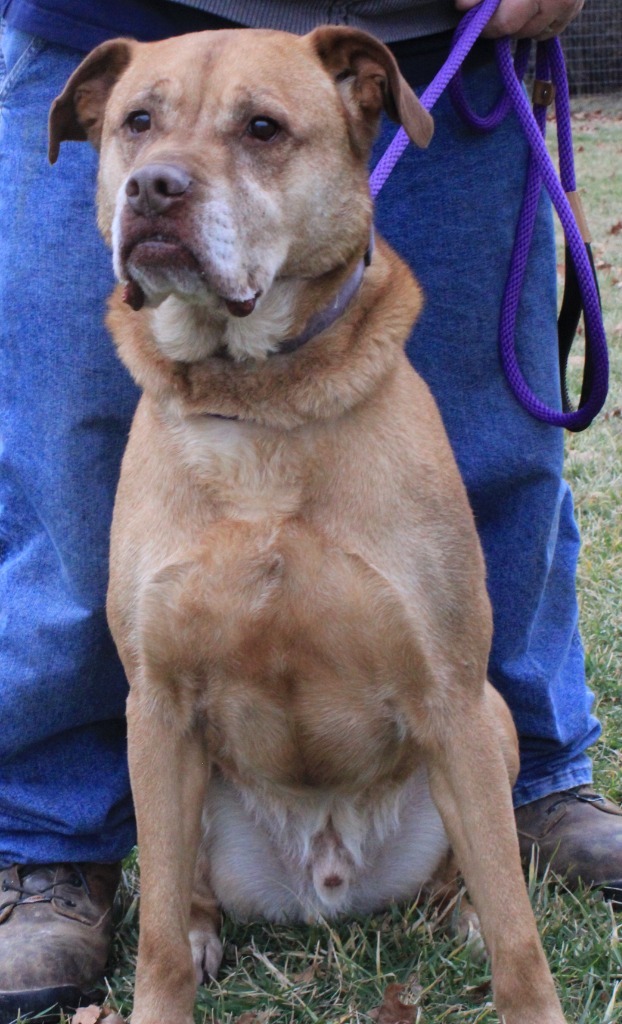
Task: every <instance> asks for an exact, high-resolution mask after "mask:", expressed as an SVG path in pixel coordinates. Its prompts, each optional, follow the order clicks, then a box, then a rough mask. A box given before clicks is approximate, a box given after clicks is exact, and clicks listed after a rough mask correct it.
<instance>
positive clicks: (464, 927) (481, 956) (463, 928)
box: [454, 900, 488, 964]
mask: <svg viewBox="0 0 622 1024" xmlns="http://www.w3.org/2000/svg"><path fill="white" fill-rule="evenodd" d="M454 930H455V936H456V938H457V939H458V940H459V942H461V943H464V944H465V945H466V948H467V951H468V953H469V956H470V958H471V960H472V961H473V963H476V964H481V963H485V962H486V960H488V950H487V949H486V943H485V942H484V936H483V933H482V927H481V925H480V923H479V917H478V916H477V913H476V911H475V909H474V908H473V907H472V906H471V904H470V903H468V902H467V901H466V900H464V901H463V902H462V905H461V907H460V910H459V912H458V915H457V917H456V920H455V923H454Z"/></svg>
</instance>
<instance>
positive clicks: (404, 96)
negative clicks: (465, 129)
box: [308, 25, 434, 147]
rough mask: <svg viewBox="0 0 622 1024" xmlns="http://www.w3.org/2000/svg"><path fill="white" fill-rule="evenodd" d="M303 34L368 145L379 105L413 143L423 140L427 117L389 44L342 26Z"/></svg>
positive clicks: (428, 131) (430, 125) (429, 124)
mask: <svg viewBox="0 0 622 1024" xmlns="http://www.w3.org/2000/svg"><path fill="white" fill-rule="evenodd" d="M308 38H309V41H310V43H311V45H312V46H313V47H314V48H315V51H316V53H317V55H318V57H319V58H320V60H321V61H322V63H323V64H324V66H325V68H326V70H327V71H328V72H329V74H331V75H332V76H333V78H334V80H335V82H336V84H337V87H338V88H339V89H340V91H341V93H342V96H343V99H344V102H345V104H346V108H347V109H348V111H349V113H350V115H351V117H353V118H354V123H355V126H356V127H359V128H360V130H361V132H362V133H363V137H364V141H365V143H366V144H367V145H369V144H371V141H372V139H373V137H374V135H375V131H376V127H377V123H378V117H379V115H380V112H381V110H383V109H384V110H385V111H386V113H387V114H388V116H389V117H390V118H391V119H392V120H393V121H397V122H398V124H401V125H402V126H403V128H404V130H405V132H406V134H407V135H408V137H409V139H410V140H411V141H412V142H414V143H416V145H418V146H422V147H424V146H427V145H428V143H429V141H430V139H431V138H432V133H433V131H434V122H433V121H432V117H431V116H430V114H429V113H428V111H427V110H426V109H425V108H424V107H423V106H422V105H421V103H420V102H419V100H418V99H417V97H416V96H415V94H414V92H413V91H412V89H411V88H410V86H409V85H408V82H407V81H406V80H405V79H404V78H403V77H402V75H401V74H400V71H399V68H398V66H397V62H396V60H395V57H394V56H393V54H392V53H391V51H390V50H389V49H388V47H386V46H385V45H384V44H383V43H381V42H379V40H377V39H375V38H374V37H373V36H370V35H369V34H368V33H367V32H361V31H360V30H359V29H353V28H347V27H342V26H329V25H327V26H324V27H322V28H317V29H315V30H314V31H313V32H311V33H309V36H308Z"/></svg>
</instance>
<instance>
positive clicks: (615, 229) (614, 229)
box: [609, 220, 622, 235]
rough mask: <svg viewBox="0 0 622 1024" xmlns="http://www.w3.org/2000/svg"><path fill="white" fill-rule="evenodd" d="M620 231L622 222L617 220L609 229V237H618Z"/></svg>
mask: <svg viewBox="0 0 622 1024" xmlns="http://www.w3.org/2000/svg"><path fill="white" fill-rule="evenodd" d="M621 231H622V220H619V221H618V222H617V223H616V224H612V226H611V227H610V228H609V234H610V235H619V234H620V232H621Z"/></svg>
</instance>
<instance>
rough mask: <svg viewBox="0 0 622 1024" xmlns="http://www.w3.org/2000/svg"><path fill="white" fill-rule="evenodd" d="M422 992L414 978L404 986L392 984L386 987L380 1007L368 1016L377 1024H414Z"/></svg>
mask: <svg viewBox="0 0 622 1024" xmlns="http://www.w3.org/2000/svg"><path fill="white" fill-rule="evenodd" d="M422 991H423V990H422V988H421V985H419V983H418V982H417V980H416V979H415V978H411V979H409V981H407V982H406V984H405V985H399V984H398V983H397V982H393V983H392V984H391V985H387V987H386V989H385V992H384V996H383V998H382V1002H381V1004H380V1006H376V1007H375V1008H374V1009H373V1010H371V1011H370V1013H369V1016H370V1017H371V1019H372V1020H375V1021H376V1022H377V1024H414V1022H415V1021H416V1019H417V1005H418V1003H419V1000H420V999H421V993H422Z"/></svg>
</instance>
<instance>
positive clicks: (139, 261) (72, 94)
mask: <svg viewBox="0 0 622 1024" xmlns="http://www.w3.org/2000/svg"><path fill="white" fill-rule="evenodd" d="M383 108H384V109H385V110H386V112H387V113H388V114H389V116H391V117H392V118H394V119H395V120H397V121H399V122H400V123H402V124H403V125H404V127H405V129H406V131H407V132H408V134H409V136H410V138H411V139H412V140H413V141H415V142H416V143H417V144H419V145H426V144H427V143H428V141H429V139H430V137H431V134H432V121H431V118H430V116H429V114H427V112H426V111H424V109H423V108H422V107H421V105H420V103H419V101H418V100H417V99H416V97H415V96H414V94H413V93H412V91H411V89H410V88H409V86H408V85H407V84H406V82H405V81H404V79H403V78H402V77H401V75H400V73H399V71H398V69H397V65H396V63H395V60H394V58H393V56H392V54H391V53H390V51H389V50H388V49H387V48H386V47H384V46H383V45H382V44H381V43H379V42H378V41H377V40H375V39H374V38H373V37H371V36H369V35H367V34H366V33H363V32H359V31H355V30H351V29H345V28H320V29H317V30H316V31H314V32H312V33H310V34H309V35H307V36H304V37H296V36H291V35H289V34H287V33H282V32H271V31H251V30H247V29H244V30H224V31H220V32H201V33H196V34H193V35H188V36H181V37H178V38H175V39H169V40H165V41H163V42H158V43H149V44H141V43H136V42H134V41H132V40H128V39H117V40H112V41H110V42H107V43H104V44H102V45H101V46H99V47H98V48H97V49H96V50H94V51H93V52H92V53H91V54H90V55H89V56H88V57H87V58H86V59H85V60H84V61H83V63H82V64H81V65H80V66H79V68H78V69H77V70H76V71H75V73H74V74H73V75H72V76H71V78H70V79H69V81H68V83H67V86H66V87H65V90H64V91H63V93H62V95H61V96H59V97H58V99H57V100H56V101H55V103H54V105H53V107H52V111H51V114H50V159H51V161H52V162H54V161H55V160H56V158H57V156H58V151H59V146H60V143H61V142H62V141H63V140H88V141H90V142H91V143H93V145H94V146H95V147H96V148H97V149H99V150H100V171H99V186H98V207H99V225H100V228H101V231H102V233H103V235H104V237H105V238H106V240H107V241H108V242H109V243H110V244H111V245H112V249H113V258H114V266H115V271H116V274H117V276H118V278H119V279H120V280H123V281H129V282H131V283H132V285H133V286H134V287H136V288H137V295H138V301H142V300H143V299H144V298H146V300H147V302H148V303H149V304H151V305H157V304H158V303H159V302H161V301H162V299H164V298H165V297H166V296H168V295H170V294H177V295H181V296H183V297H184V298H186V299H189V300H190V301H192V302H197V303H202V302H204V301H205V296H206V295H209V296H211V297H212V300H213V298H214V297H215V296H217V297H218V298H219V299H220V300H221V301H222V302H224V303H225V304H226V306H227V307H228V308H229V311H230V312H231V313H233V314H235V315H237V316H243V315H246V314H247V313H249V312H251V311H252V309H253V308H254V305H255V301H256V300H257V297H258V296H260V295H262V294H266V293H267V292H268V291H269V289H270V287H271V285H272V284H273V282H274V281H275V279H276V278H305V277H314V278H316V277H318V276H320V275H322V274H324V273H327V272H329V271H331V270H333V269H334V268H336V267H339V266H343V265H345V264H347V263H348V261H349V260H351V259H352V258H353V256H354V255H355V254H359V255H360V254H361V252H362V251H364V250H365V247H366V244H367V239H368V235H369V226H370V220H371V202H370V199H369V194H368V186H367V159H368V156H369V150H370V146H371V143H372V141H373V137H374V134H375V131H376V127H377V122H378V118H379V115H380V113H381V111H382V109H383Z"/></svg>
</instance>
